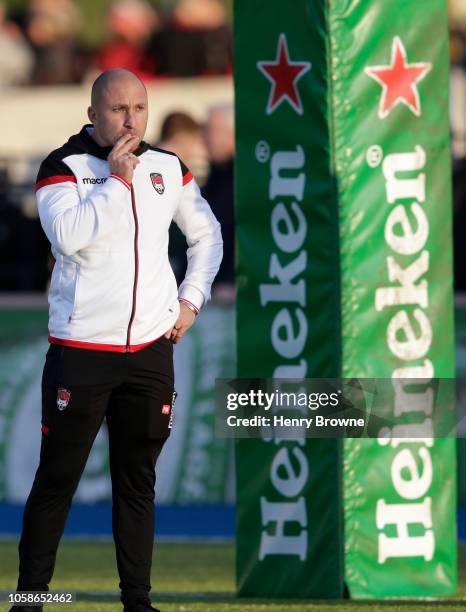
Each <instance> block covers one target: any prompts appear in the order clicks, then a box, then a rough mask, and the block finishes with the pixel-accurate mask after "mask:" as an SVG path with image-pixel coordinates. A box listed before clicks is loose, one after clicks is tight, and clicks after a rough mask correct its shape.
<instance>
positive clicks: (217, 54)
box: [149, 0, 231, 77]
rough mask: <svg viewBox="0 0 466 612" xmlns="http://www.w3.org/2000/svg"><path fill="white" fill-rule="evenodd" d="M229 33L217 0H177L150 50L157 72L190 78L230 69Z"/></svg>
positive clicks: (223, 11) (221, 7) (224, 72)
mask: <svg viewBox="0 0 466 612" xmlns="http://www.w3.org/2000/svg"><path fill="white" fill-rule="evenodd" d="M230 39H231V33H230V29H229V27H228V26H227V23H226V14H225V9H224V7H223V5H222V4H221V3H220V2H219V0H179V1H178V3H177V5H176V7H175V10H174V11H173V13H172V14H171V17H170V19H169V20H168V23H167V24H166V26H165V27H164V28H163V29H162V30H161V31H160V32H158V33H157V34H156V35H154V36H153V38H152V40H151V42H150V45H149V50H150V52H151V53H152V55H153V57H154V58H155V61H156V64H157V67H156V71H157V74H160V75H166V76H178V77H190V76H199V75H215V74H217V75H218V74H227V73H230V72H231V65H230V64H231V61H230V58H231V48H230V47H231V41H230Z"/></svg>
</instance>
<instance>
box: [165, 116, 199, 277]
mask: <svg viewBox="0 0 466 612" xmlns="http://www.w3.org/2000/svg"><path fill="white" fill-rule="evenodd" d="M157 146H158V147H160V148H161V149H165V150H167V151H172V152H173V153H176V155H178V157H179V158H180V159H181V160H182V161H183V162H184V163H185V164H186V165H187V166H188V168H189V169H190V170H191V172H192V173H193V175H194V177H195V179H196V181H197V182H199V180H201V182H203V181H204V180H205V175H206V169H207V149H206V146H205V143H204V139H203V134H202V126H201V125H200V124H199V123H198V122H197V121H196V120H195V119H193V118H192V117H191V115H188V114H187V113H183V112H180V111H178V112H173V113H170V114H169V115H167V116H166V117H165V119H164V120H163V122H162V126H161V128H160V138H159V142H158V144H157ZM186 246H187V245H186V240H185V237H184V235H183V234H182V232H181V231H180V230H179V229H178V227H177V226H176V225H175V224H173V223H172V225H171V227H170V243H169V249H168V256H169V258H170V263H171V266H172V268H173V272H174V274H175V277H176V280H177V281H178V283H180V282H181V281H182V280H183V278H184V275H185V272H186Z"/></svg>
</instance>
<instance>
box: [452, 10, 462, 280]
mask: <svg viewBox="0 0 466 612" xmlns="http://www.w3.org/2000/svg"><path fill="white" fill-rule="evenodd" d="M449 9H450V58H451V64H452V68H451V78H450V120H451V130H452V153H453V200H454V207H453V237H454V264H455V276H454V279H455V289H456V290H457V291H465V290H466V241H465V240H464V236H465V234H466V112H465V109H466V1H465V0H450V2H449Z"/></svg>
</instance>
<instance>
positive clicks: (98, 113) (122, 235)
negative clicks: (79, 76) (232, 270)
mask: <svg viewBox="0 0 466 612" xmlns="http://www.w3.org/2000/svg"><path fill="white" fill-rule="evenodd" d="M147 114H148V104H147V92H146V89H145V87H144V85H143V83H142V82H141V81H140V80H139V79H138V78H137V77H136V76H135V75H134V74H132V73H131V72H128V71H126V70H120V69H118V70H111V71H108V72H105V73H103V74H102V75H100V76H99V78H98V79H97V80H96V81H95V83H94V85H93V88H92V96H91V106H90V107H89V109H88V116H89V119H90V121H91V124H90V125H85V126H84V127H83V128H82V130H81V131H80V132H79V134H76V135H74V136H72V137H71V138H70V139H69V140H68V142H67V143H66V144H64V145H63V146H62V147H61V148H59V149H57V150H55V151H53V152H52V153H50V155H49V156H48V157H47V158H46V159H45V160H44V161H43V162H42V165H41V167H40V170H39V175H38V178H37V184H36V197H37V203H38V208H39V215H40V220H41V223H42V227H43V229H44V231H45V233H46V235H47V237H48V239H49V241H50V244H51V250H52V253H53V255H54V257H55V266H54V269H53V274H52V280H51V284H50V291H49V304H50V312H49V342H50V347H49V350H48V352H47V356H46V362H45V367H44V373H43V378H42V442H41V451H40V462H39V467H38V469H37V472H36V476H35V479H34V483H33V486H32V489H31V492H30V495H29V497H28V500H27V503H26V506H25V510H24V519H23V529H22V535H21V540H20V544H19V556H20V567H19V580H18V591H23V592H24V591H47V590H48V585H49V582H50V580H51V578H52V574H53V570H54V565H55V557H56V552H57V548H58V545H59V541H60V538H61V536H62V533H63V529H64V525H65V521H66V517H67V515H68V511H69V508H70V505H71V500H72V497H73V494H74V492H75V490H76V488H77V486H78V483H79V480H80V477H81V474H82V472H83V469H84V466H85V464H86V460H87V458H88V456H89V452H90V450H91V447H92V444H93V442H94V439H95V437H96V435H97V432H98V430H99V428H100V426H101V424H102V422H103V420H104V419H106V422H107V426H108V433H109V448H110V472H111V479H112V500H113V505H112V508H113V515H112V519H113V522H112V525H113V534H114V540H115V545H116V558H117V567H118V572H119V576H120V589H121V601H122V603H123V605H124V611H125V612H146V611H149V610H156V608H153V607H151V604H150V599H149V593H150V589H151V584H150V572H151V562H152V545H153V537H154V485H155V464H156V461H157V458H158V456H159V454H160V451H161V450H162V447H163V445H164V443H165V441H166V439H167V437H168V435H169V433H170V427H171V422H172V420H171V419H172V414H171V413H172V406H173V400H174V396H175V394H176V392H175V390H174V376H173V345H174V344H176V343H178V342H180V341H181V339H182V338H183V336H184V334H185V333H186V332H187V331H188V330H189V328H190V327H191V326H192V324H193V323H194V320H195V318H196V316H197V314H198V313H199V311H200V309H201V308H202V306H203V305H204V304H205V303H206V302H207V301H208V299H209V297H210V287H211V284H212V281H213V279H214V277H215V274H216V273H217V271H218V268H219V265H220V261H221V258H222V239H221V233H220V227H219V224H218V223H217V221H216V219H215V217H214V215H213V214H212V211H211V209H210V207H209V205H208V204H207V202H206V201H205V200H204V199H203V198H202V197H201V195H200V192H199V189H198V187H197V185H196V184H195V182H194V180H193V178H192V175H191V173H190V172H189V170H188V168H186V166H185V165H184V164H183V162H182V161H181V160H180V159H179V158H178V157H177V156H176V155H174V154H173V153H170V152H168V151H164V150H161V149H156V148H154V147H151V146H150V145H149V144H147V143H146V142H144V140H143V137H144V133H145V131H146V124H147ZM172 220H174V221H175V222H176V223H177V225H178V226H179V227H180V229H181V230H182V232H183V233H184V234H185V236H186V239H187V243H188V251H187V257H188V267H187V272H186V276H185V278H184V281H183V282H182V283H181V285H180V286H179V288H177V285H176V281H175V278H174V275H173V272H172V270H171V268H170V264H169V261H168V253H167V248H168V229H169V226H170V223H171V221H172ZM37 609H38V608H37V607H34V608H32V607H27V606H26V607H24V606H23V607H19V608H18V607H15V608H12V610H15V611H18V610H23V611H27V610H31V611H32V610H37ZM39 609H41V608H39Z"/></svg>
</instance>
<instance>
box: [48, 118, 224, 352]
mask: <svg viewBox="0 0 466 612" xmlns="http://www.w3.org/2000/svg"><path fill="white" fill-rule="evenodd" d="M91 129H92V126H84V127H83V129H82V130H81V132H80V133H79V134H76V135H75V136H72V137H71V138H70V140H69V141H68V142H67V143H66V144H65V145H64V146H63V147H61V148H60V149H57V150H56V151H53V152H52V153H51V154H50V155H49V156H48V157H47V158H46V159H45V160H44V161H43V162H42V165H41V167H40V170H39V175H38V177H37V183H36V197H37V202H38V207H39V216H40V220H41V223H42V227H43V228H44V231H45V233H46V234H47V237H48V239H49V240H50V243H51V245H52V253H53V256H54V257H55V260H56V262H55V266H54V269H53V274H52V280H51V285H50V291H49V305H50V316H49V334H50V336H49V340H50V342H54V343H57V344H64V345H69V346H76V347H82V348H89V349H95V350H104V351H118V352H134V351H137V350H139V349H141V348H144V346H147V345H148V344H150V343H151V342H153V341H154V340H156V339H157V338H159V337H160V336H162V335H163V334H164V333H165V332H166V331H167V330H168V329H169V328H170V327H171V326H172V325H173V324H174V323H175V322H176V319H177V317H178V314H179V302H178V298H180V299H184V300H186V301H188V302H190V303H191V304H192V305H193V306H194V307H195V308H197V309H199V308H201V306H202V305H203V304H204V303H205V302H206V301H207V300H208V299H209V297H210V287H211V284H212V281H213V279H214V277H215V275H216V273H217V271H218V268H219V265H220V262H221V259H222V238H221V232H220V226H219V224H218V222H217V220H216V219H215V217H214V215H213V213H212V211H211V209H210V207H209V205H208V204H207V202H206V201H205V200H204V199H203V197H202V196H201V194H200V192H199V188H198V186H197V185H196V183H195V181H194V179H193V178H192V175H191V173H190V172H189V170H188V169H187V168H186V166H185V165H184V164H183V163H182V162H181V161H180V160H179V159H178V157H177V156H176V155H174V154H173V153H169V152H167V151H163V150H161V149H155V148H153V147H150V146H149V145H148V144H147V143H144V142H142V143H141V146H140V147H139V149H138V150H137V151H136V155H138V157H139V160H140V163H139V165H138V166H137V167H136V169H135V171H134V177H133V183H132V185H130V184H128V183H127V182H126V181H125V180H123V179H122V178H120V177H118V176H114V175H109V167H108V162H107V156H108V154H109V152H110V150H111V148H110V147H100V146H99V145H98V144H97V143H96V142H95V141H94V140H93V138H92V137H91V136H90V130H91ZM172 220H174V221H175V222H176V224H177V225H178V226H179V228H180V229H181V231H182V232H183V233H184V235H185V236H186V240H187V243H188V251H187V257H188V268H187V272H186V277H185V279H184V281H183V283H182V284H181V285H180V287H179V290H178V289H177V286H176V280H175V277H174V274H173V271H172V269H171V266H170V263H169V260H168V229H169V227H170V223H171V222H172Z"/></svg>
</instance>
